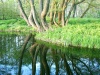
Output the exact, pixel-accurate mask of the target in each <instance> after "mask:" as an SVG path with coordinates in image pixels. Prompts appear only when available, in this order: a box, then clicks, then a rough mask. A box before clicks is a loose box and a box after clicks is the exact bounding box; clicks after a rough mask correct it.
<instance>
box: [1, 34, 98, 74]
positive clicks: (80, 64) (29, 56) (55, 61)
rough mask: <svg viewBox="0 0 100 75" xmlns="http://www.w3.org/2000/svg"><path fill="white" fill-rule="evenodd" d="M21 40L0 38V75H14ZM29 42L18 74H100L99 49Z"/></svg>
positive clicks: (19, 53) (16, 68)
mask: <svg viewBox="0 0 100 75" xmlns="http://www.w3.org/2000/svg"><path fill="white" fill-rule="evenodd" d="M24 39H25V36H21V35H0V75H18V70H19V67H18V65H19V59H20V55H21V47H22V45H23V42H24ZM32 41H33V39H31V40H30V42H29V43H28V44H27V46H26V48H25V53H24V56H23V62H22V69H21V75H100V55H99V54H100V50H92V49H90V50H89V49H81V48H72V47H71V48H56V47H55V48H54V47H51V46H46V45H43V44H38V43H36V42H34V44H33V42H32ZM30 46H31V47H30Z"/></svg>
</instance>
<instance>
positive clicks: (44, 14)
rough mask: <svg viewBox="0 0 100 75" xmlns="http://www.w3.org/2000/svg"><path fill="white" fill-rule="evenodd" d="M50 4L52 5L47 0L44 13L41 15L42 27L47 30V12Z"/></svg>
mask: <svg viewBox="0 0 100 75" xmlns="http://www.w3.org/2000/svg"><path fill="white" fill-rule="evenodd" d="M49 4H50V0H46V1H45V4H44V8H43V11H42V13H41V22H42V26H43V28H44V29H45V30H47V29H48V27H47V23H46V15H47V12H48V10H49Z"/></svg>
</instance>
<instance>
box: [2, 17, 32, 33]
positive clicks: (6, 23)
mask: <svg viewBox="0 0 100 75" xmlns="http://www.w3.org/2000/svg"><path fill="white" fill-rule="evenodd" d="M0 31H8V32H12V31H15V32H30V31H34V29H33V28H31V27H29V26H27V24H26V22H25V21H24V20H22V19H10V20H0Z"/></svg>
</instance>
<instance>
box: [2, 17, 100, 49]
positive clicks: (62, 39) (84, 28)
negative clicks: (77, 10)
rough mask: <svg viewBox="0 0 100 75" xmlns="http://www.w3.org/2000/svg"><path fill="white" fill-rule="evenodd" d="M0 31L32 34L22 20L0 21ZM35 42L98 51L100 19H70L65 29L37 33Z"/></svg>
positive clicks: (59, 28) (99, 45)
mask: <svg viewBox="0 0 100 75" xmlns="http://www.w3.org/2000/svg"><path fill="white" fill-rule="evenodd" d="M0 31H4V32H5V31H7V32H23V33H29V32H32V33H33V32H34V29H33V28H32V27H28V26H27V24H26V22H25V21H24V20H22V19H11V20H0ZM35 39H36V40H40V41H43V42H44V41H45V42H47V43H51V44H56V45H60V46H65V47H67V46H75V47H86V48H98V49H100V19H88V18H83V19H78V18H75V19H70V20H69V23H68V25H67V26H65V27H62V28H61V27H57V28H56V27H54V28H53V29H52V30H48V31H46V32H41V33H37V34H36V37H35Z"/></svg>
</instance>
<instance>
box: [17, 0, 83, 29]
mask: <svg viewBox="0 0 100 75" xmlns="http://www.w3.org/2000/svg"><path fill="white" fill-rule="evenodd" d="M24 1H25V0H24ZM26 1H27V0H26ZM28 1H29V6H30V10H29V12H28V13H29V14H26V12H25V9H24V7H23V0H18V5H19V9H20V12H21V14H22V17H23V19H24V20H25V21H26V22H27V24H28V26H32V27H34V28H35V29H36V30H37V31H45V30H48V29H49V28H51V27H52V25H56V26H61V27H62V26H65V25H67V22H68V19H69V18H70V16H71V12H72V11H73V9H74V7H75V6H76V5H78V4H80V3H82V2H84V1H85V0H28ZM36 2H38V5H36ZM69 6H70V7H69ZM37 7H38V8H39V9H37ZM66 10H68V11H67V14H66V13H65V12H66ZM47 18H49V19H50V20H49V22H47Z"/></svg>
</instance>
